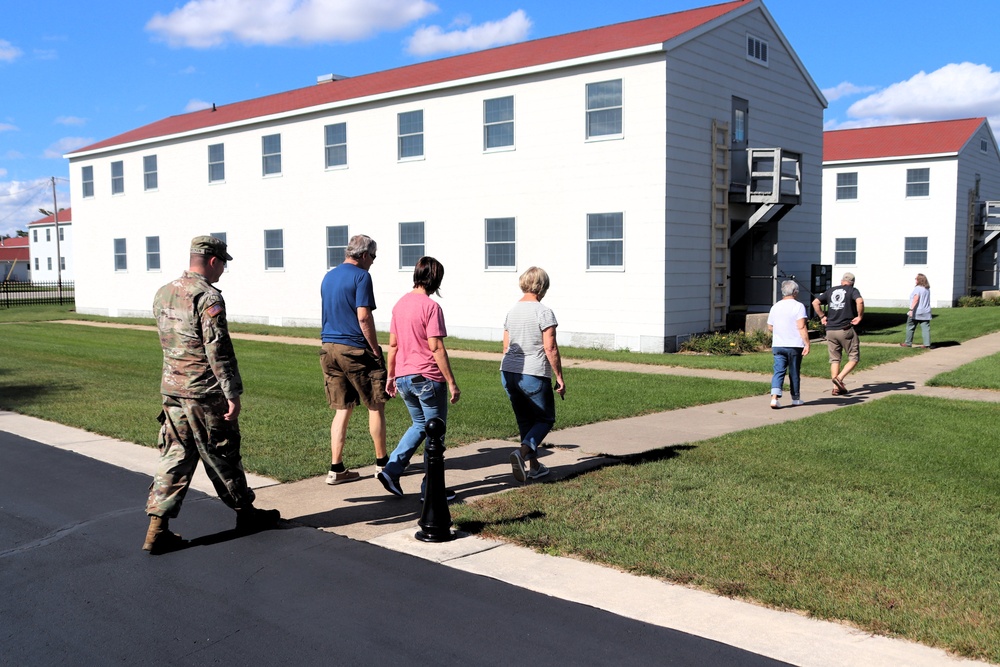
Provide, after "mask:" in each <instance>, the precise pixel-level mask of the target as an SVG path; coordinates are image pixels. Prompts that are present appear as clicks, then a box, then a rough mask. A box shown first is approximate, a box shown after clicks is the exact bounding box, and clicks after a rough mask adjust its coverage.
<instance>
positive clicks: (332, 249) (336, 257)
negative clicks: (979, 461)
mask: <svg viewBox="0 0 1000 667" xmlns="http://www.w3.org/2000/svg"><path fill="white" fill-rule="evenodd" d="M347 240H348V238H347V225H333V226H331V227H327V228H326V268H328V269H332V268H333V267H335V266H337V265H338V264H340V263H341V262H343V261H344V257H345V255H344V253H345V252H346V251H347Z"/></svg>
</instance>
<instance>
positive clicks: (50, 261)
mask: <svg viewBox="0 0 1000 667" xmlns="http://www.w3.org/2000/svg"><path fill="white" fill-rule="evenodd" d="M45 263H46V264H48V269H49V271H51V270H52V258H51V257H46V258H45Z"/></svg>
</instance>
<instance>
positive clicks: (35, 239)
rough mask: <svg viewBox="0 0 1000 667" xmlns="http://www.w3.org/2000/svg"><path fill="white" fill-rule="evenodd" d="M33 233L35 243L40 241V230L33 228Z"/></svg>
mask: <svg viewBox="0 0 1000 667" xmlns="http://www.w3.org/2000/svg"><path fill="white" fill-rule="evenodd" d="M31 234H32V236H34V241H35V243H38V230H37V229H32V230H31Z"/></svg>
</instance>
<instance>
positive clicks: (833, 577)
mask: <svg viewBox="0 0 1000 667" xmlns="http://www.w3.org/2000/svg"><path fill="white" fill-rule="evenodd" d="M998 441H1000V406H998V405H995V404H978V403H971V402H960V401H942V400H934V399H929V398H923V397H911V396H894V397H888V398H885V399H881V400H879V401H874V402H872V403H869V404H866V405H862V406H856V407H848V408H844V409H841V410H838V411H836V412H833V413H829V414H824V415H819V416H814V417H810V418H807V419H803V420H801V421H795V422H790V423H786V424H781V425H776V426H770V427H765V428H760V429H755V430H752V431H744V432H741V433H736V434H732V435H729V436H726V437H720V438H716V439H712V440H707V441H703V442H696V443H692V444H690V445H684V446H679V447H671V448H667V449H663V450H659V451H656V452H652V453H650V454H648V455H644V456H640V457H637V458H635V459H632V460H628V461H625V462H623V464H621V465H616V466H611V467H606V468H603V469H600V470H597V471H593V472H589V473H586V474H581V475H579V476H577V477H574V478H572V479H568V480H564V481H561V482H560V483H557V484H533V485H529V486H527V487H525V488H523V489H520V490H518V491H517V492H514V493H504V494H499V495H495V496H490V497H487V498H484V499H481V500H479V501H477V502H475V503H474V504H471V505H457V506H455V507H454V509H453V512H452V514H453V518H454V520H455V521H456V523H457V524H458V525H459V527H460V528H462V529H464V530H469V531H472V532H478V533H481V534H483V535H486V536H491V537H499V538H501V539H506V540H511V541H514V542H517V543H520V544H523V545H527V546H531V547H534V548H537V549H540V550H542V551H545V552H547V553H551V554H560V555H561V554H567V555H574V556H577V557H581V558H584V559H587V560H592V561H595V562H598V563H603V564H608V565H612V566H615V567H619V568H621V569H623V570H626V571H629V572H635V573H639V574H645V575H650V576H654V577H660V578H663V579H667V580H670V581H676V582H680V583H683V584H691V585H695V586H698V587H702V588H706V589H708V590H711V591H715V592H718V593H721V594H723V595H728V596H733V597H741V598H746V599H750V600H755V601H759V602H762V603H764V604H767V605H772V606H775V607H778V608H787V609H796V610H802V611H805V612H808V613H809V614H810V615H813V616H816V617H818V618H825V619H841V620H847V621H849V622H851V623H854V624H857V625H858V626H859V627H861V628H863V629H865V630H868V631H871V632H874V633H878V634H886V635H897V636H902V637H907V638H909V639H912V640H915V641H919V642H922V643H925V644H929V645H933V646H939V647H942V648H945V649H948V650H951V651H955V652H957V653H960V654H962V655H967V656H973V657H977V658H986V659H989V660H992V661H994V662H1000V583H998V574H997V572H998V570H997V553H998V552H1000V457H998V456H997V455H996V443H997V442H998Z"/></svg>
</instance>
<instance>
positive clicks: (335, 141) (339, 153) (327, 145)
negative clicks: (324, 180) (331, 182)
mask: <svg viewBox="0 0 1000 667" xmlns="http://www.w3.org/2000/svg"><path fill="white" fill-rule="evenodd" d="M323 135H324V137H323V140H324V151H325V156H326V168H327V169H331V168H333V167H346V166H347V123H333V124H332V125H327V126H326V127H325V128H323Z"/></svg>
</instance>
